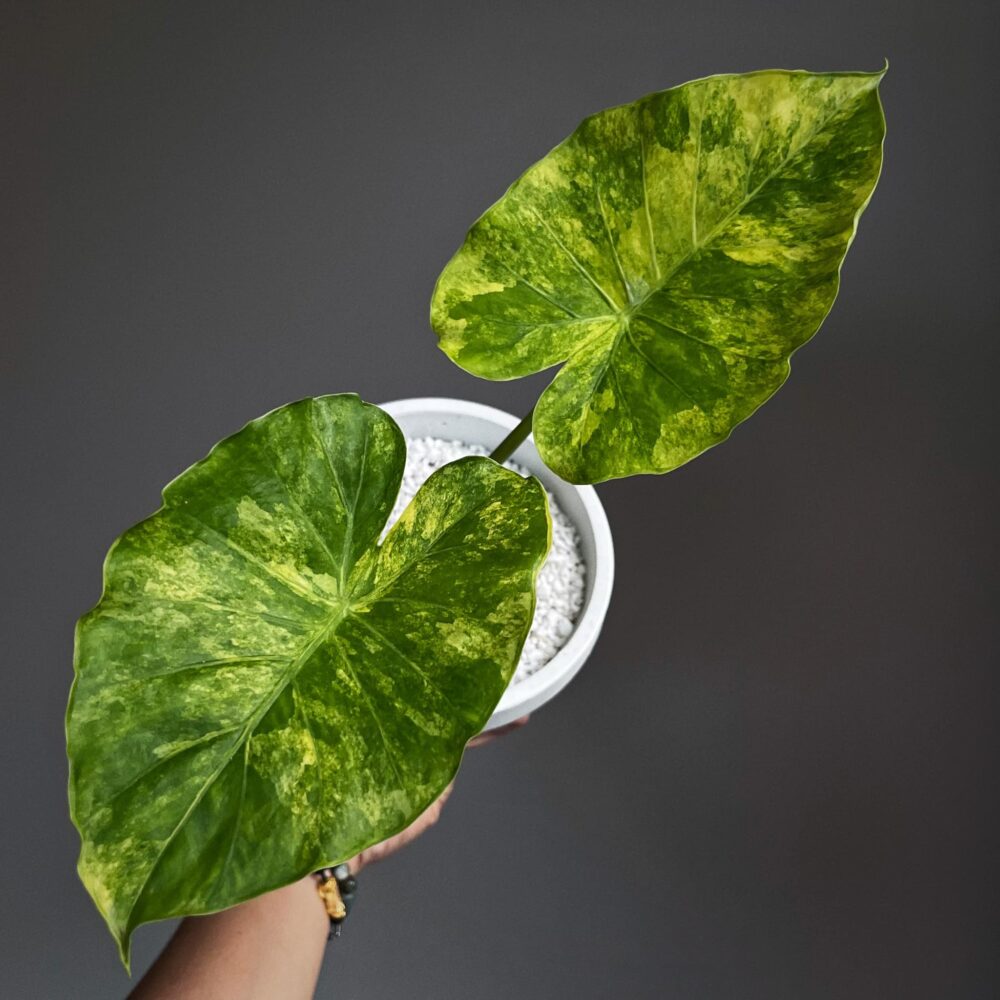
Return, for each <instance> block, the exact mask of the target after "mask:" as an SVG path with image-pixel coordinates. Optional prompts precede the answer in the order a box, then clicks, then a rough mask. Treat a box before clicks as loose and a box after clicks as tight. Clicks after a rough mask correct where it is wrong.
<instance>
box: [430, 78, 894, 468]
mask: <svg viewBox="0 0 1000 1000" xmlns="http://www.w3.org/2000/svg"><path fill="white" fill-rule="evenodd" d="M883 74H884V70H883V71H881V72H878V73H806V72H791V71H781V70H772V71H765V72H758V73H747V74H742V75H726V76H714V77H709V78H707V79H703V80H696V81H694V82H692V83H687V84H684V85H683V86H680V87H676V88H674V89H672V90H666V91H663V92H661V93H655V94H650V95H649V96H648V97H644V98H642V99H641V100H639V101H636V102H635V103H634V104H627V105H624V106H622V107H617V108H611V109H610V110H607V111H602V112H600V113H599V114H595V115H593V116H592V117H590V118H587V119H586V120H585V121H584V122H583V123H582V124H581V125H580V127H579V128H578V129H577V130H576V131H575V132H574V133H573V134H572V135H571V136H570V137H569V138H568V139H566V140H565V141H564V142H562V143H561V144H560V145H558V146H557V147H556V148H555V149H554V150H552V152H551V153H549V154H548V155H547V156H546V157H545V158H544V159H542V160H540V161H539V162H538V163H536V164H535V165H534V166H532V167H531V168H530V169H529V170H528V171H527V172H526V173H525V174H524V175H523V176H522V177H521V178H520V179H519V180H517V181H516V182H515V183H514V184H513V185H512V186H511V188H510V189H509V190H508V191H507V193H506V194H505V195H504V196H503V197H502V198H501V199H500V200H499V201H498V202H497V203H496V204H495V205H494V206H493V207H492V208H490V209H489V210H488V211H487V212H486V213H485V215H483V216H482V217H481V218H480V219H479V221H478V222H476V224H475V225H474V226H473V227H472V229H471V231H470V232H469V234H468V236H467V237H466V240H465V242H464V244H463V246H462V247H461V248H460V249H459V251H458V252H457V253H456V254H455V256H454V257H453V258H452V260H451V261H450V262H449V263H448V265H447V267H446V268H445V270H444V272H443V273H442V275H441V277H440V278H439V280H438V283H437V287H436V289H435V291H434V296H433V300H432V304H431V323H432V325H433V327H434V329H435V330H436V332H437V334H438V337H439V343H440V346H441V348H442V349H443V350H444V351H445V352H446V353H447V354H448V356H449V357H450V358H452V360H454V361H455V362H456V363H457V364H459V365H460V366H461V367H463V368H465V369H466V370H468V371H469V372H472V373H473V374H475V375H480V376H483V377H484V378H490V379H512V378H519V377H521V376H524V375H529V374H531V373H534V372H539V371H542V370H543V369H545V368H549V367H551V366H553V365H558V364H562V365H563V367H562V368H561V369H560V371H559V372H558V374H557V375H556V376H555V378H554V379H553V381H552V382H551V384H550V385H549V386H548V388H547V389H546V390H545V391H544V392H543V393H542V395H541V397H540V398H539V400H538V403H537V404H536V406H535V408H534V413H533V419H532V415H531V414H529V417H528V418H526V419H525V421H524V422H523V423H522V426H521V428H520V429H519V430H518V432H516V434H515V435H514V437H513V439H512V441H511V446H513V445H514V444H516V443H517V439H518V437H522V438H523V437H524V436H526V435H527V433H528V432H529V430H533V431H534V435H535V443H536V445H537V446H538V450H539V452H540V453H541V456H542V458H543V459H544V460H545V462H546V464H547V465H548V466H549V467H550V468H551V469H552V470H553V471H555V472H556V473H558V474H559V475H560V476H562V477H563V478H564V479H567V480H569V481H571V482H576V483H590V482H600V481H602V480H605V479H611V478H615V477H620V476H628V475H632V474H635V473H645V472H652V473H660V472H668V471H670V470H671V469H674V468H676V467H677V466H679V465H681V464H682V463H684V462H686V461H688V460H689V459H691V458H694V457H695V456H696V455H698V454H699V453H701V452H702V451H704V450H705V449H706V448H709V447H711V446H712V445H714V444H717V443H718V442H720V441H722V440H724V439H725V438H726V437H728V435H729V433H730V432H731V431H732V429H733V428H734V427H735V426H736V424H738V423H739V422H740V421H742V420H744V419H745V418H746V417H748V416H749V415H750V414H751V413H753V411H754V410H755V409H757V407H759V406H760V405H761V404H762V403H763V402H764V401H765V400H767V399H768V397H770V396H771V395H772V393H774V392H775V391H776V390H777V389H778V388H779V387H780V386H781V384H782V383H783V382H784V380H785V378H786V377H787V375H788V372H789V358H790V356H791V354H792V352H793V351H795V349H796V348H798V347H800V346H801V345H802V344H803V343H804V342H805V341H807V340H808V339H809V338H810V337H811V336H812V335H813V333H815V331H816V330H817V329H818V328H819V325H820V323H822V321H823V319H824V317H825V316H826V314H827V312H828V311H829V310H830V307H831V306H832V304H833V300H834V297H835V296H836V294H837V288H838V284H839V275H840V267H841V263H842V262H843V259H844V255H845V254H846V252H847V249H848V247H849V245H850V243H851V240H852V239H853V237H854V233H855V228H856V226H857V222H858V218H859V216H860V214H861V212H862V210H863V209H864V208H865V206H866V205H867V203H868V199H869V198H870V197H871V194H872V191H873V189H874V187H875V183H876V181H877V179H878V176H879V171H880V168H881V163H882V141H883V137H884V133H885V122H884V118H883V115H882V109H881V106H880V103H879V98H878V93H877V90H878V85H879V81H880V80H881V78H882V76H883Z"/></svg>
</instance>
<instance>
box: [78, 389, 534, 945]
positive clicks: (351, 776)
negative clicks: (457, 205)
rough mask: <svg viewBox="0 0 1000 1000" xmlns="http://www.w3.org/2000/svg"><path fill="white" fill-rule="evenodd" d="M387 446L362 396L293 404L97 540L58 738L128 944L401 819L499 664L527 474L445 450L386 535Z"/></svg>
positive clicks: (118, 929)
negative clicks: (448, 459)
mask: <svg viewBox="0 0 1000 1000" xmlns="http://www.w3.org/2000/svg"><path fill="white" fill-rule="evenodd" d="M404 459H405V443H404V439H403V437H402V434H401V432H400V430H399V428H398V427H397V426H396V425H395V423H394V422H393V421H392V419H391V418H390V417H389V416H388V415H387V414H386V413H384V412H383V411H381V410H379V409H378V408H377V407H374V406H371V405H369V404H366V403H363V402H362V401H361V400H360V399H358V397H356V396H350V395H340V396H325V397H319V398H315V399H306V400H302V401H300V402H298V403H293V404H291V405H289V406H286V407H283V408H281V409H279V410H275V411H274V412H272V413H270V414H268V415H266V416H264V417H261V418H260V419H258V420H255V421H253V422H252V423H250V424H248V425H247V426H246V427H245V428H244V429H243V430H242V431H240V432H239V433H237V434H235V435H234V436H232V437H230V438H228V439H226V440H225V441H223V442H221V443H220V444H218V445H217V446H216V447H215V448H214V449H213V450H212V451H211V452H210V454H209V455H208V456H207V457H206V458H205V459H204V460H203V461H201V462H199V463H198V464H196V465H194V466H193V467H192V468H190V469H188V470H187V471H186V472H184V473H183V474H182V475H181V476H179V477H178V478H177V479H176V480H174V481H173V482H172V483H171V484H170V485H169V486H167V488H166V489H165V490H164V493H163V506H162V507H161V508H160V510H158V511H157V512H156V513H155V514H153V515H152V516H151V517H150V518H148V519H147V520H145V521H143V522H141V523H140V524H138V525H136V526H135V527H133V528H132V529H130V530H129V531H127V532H126V533H125V534H124V535H122V537H121V538H119V539H118V541H117V542H116V543H115V544H114V546H113V547H112V549H111V551H110V553H109V554H108V557H107V561H106V565H105V574H104V577H105V581H104V593H103V596H102V597H101V600H100V602H99V603H98V605H97V606H96V607H95V608H94V609H93V610H92V611H90V612H89V613H88V614H86V615H85V616H84V617H83V618H82V619H81V620H80V623H79V625H78V629H77V636H76V660H75V668H76V679H75V682H74V687H73V693H72V696H71V699H70V707H69V712H68V717H67V741H68V752H69V757H70V764H71V775H70V799H71V811H72V815H73V819H74V822H75V823H76V824H77V826H78V828H79V830H80V834H81V837H82V849H81V854H80V861H79V871H80V876H81V878H82V879H83V881H84V883H85V885H86V886H87V888H88V890H89V891H90V893H91V895H92V896H93V898H94V900H95V902H96V903H97V905H98V907H99V908H100V910H101V912H102V914H103V915H104V917H105V919H106V920H107V922H108V925H109V926H110V928H111V930H112V932H113V934H114V935H115V937H116V939H117V941H118V943H119V947H120V949H121V953H122V958H123V960H124V961H125V962H126V963H127V962H128V956H129V947H130V937H131V933H132V931H133V930H134V928H135V927H137V926H138V925H139V924H142V923H145V922H147V921H151V920H158V919H162V918H165V917H171V916H178V915H182V914H192V913H204V912H210V911H215V910H219V909H222V908H225V907H227V906H230V905H232V904H234V903H237V902H240V901H242V900H245V899H248V898H250V897H252V896H255V895H258V894H260V893H262V892H265V891H267V890H269V889H273V888H276V887H278V886H281V885H284V884H287V883H289V882H291V881H294V880H295V879H297V878H300V877H301V876H303V875H305V874H306V873H307V872H309V871H312V870H314V869H316V868H319V867H322V866H324V865H328V864H334V863H336V862H339V861H341V860H344V859H346V858H349V857H352V856H353V855H354V854H356V853H358V852H359V851H360V850H362V849H364V848H365V847H367V846H369V845H371V844H373V843H377V842H378V841H381V840H383V839H385V838H386V837H388V836H390V835H392V834H394V833H396V832H397V831H399V830H401V829H402V828H404V827H405V826H407V825H408V824H409V823H410V822H411V821H412V820H413V819H414V818H416V817H417V816H418V815H419V814H420V812H421V811H422V810H423V809H424V808H425V807H426V806H427V805H428V804H429V803H430V802H432V801H433V800H434V799H435V798H436V797H437V795H438V794H439V793H440V792H441V790H442V789H443V788H444V787H445V786H446V785H447V784H448V782H449V781H450V780H451V778H452V777H453V775H454V773H455V771H456V769H457V768H458V765H459V761H460V759H461V756H462V752H463V748H464V747H465V744H466V742H467V740H468V739H469V738H470V737H471V736H473V735H474V734H475V733H477V732H478V731H479V730H480V729H481V728H482V727H483V725H484V724H485V723H486V721H487V719H488V718H489V716H490V713H491V712H492V710H493V708H494V706H495V705H496V703H497V701H498V700H499V698H500V695H501V694H502V693H503V690H504V688H505V687H506V685H507V683H508V681H509V680H510V678H511V676H512V675H513V672H514V668H515V666H516V664H517V660H518V657H519V655H520V651H521V646H522V644H523V642H524V639H525V636H526V634H527V632H528V628H529V625H530V623H531V617H532V613H533V610H534V580H535V575H536V573H537V570H538V568H539V566H540V565H541V562H542V561H543V559H544V557H545V554H546V552H547V550H548V544H549V520H548V508H547V504H546V499H545V494H544V491H543V489H542V488H541V486H540V484H539V483H538V482H537V480H535V479H524V478H522V477H520V476H518V475H516V474H515V473H513V472H510V471H508V470H505V469H503V468H501V467H500V466H499V465H497V464H496V463H495V462H492V461H491V460H489V459H485V458H467V459H463V460H461V461H458V462H454V463H452V464H451V465H448V466H445V467H444V468H442V469H439V470H438V471H437V472H435V473H434V475H433V476H432V477H431V478H430V479H429V480H428V481H427V482H426V483H425V485H424V486H423V488H422V489H421V490H420V492H419V493H418V494H417V496H416V497H415V498H414V500H413V502H412V503H411V504H410V505H409V506H408V507H407V509H406V510H405V511H404V513H403V515H402V517H401V518H400V520H399V521H398V522H397V524H396V525H395V526H394V527H393V528H392V529H391V530H390V531H389V533H388V534H387V535H386V537H385V539H384V541H383V542H382V543H381V544H380V543H379V541H378V539H379V536H380V534H381V532H382V531H383V529H384V526H385V522H386V519H387V517H388V515H389V513H390V511H391V509H392V506H393V502H394V500H395V497H396V494H397V492H398V488H399V484H400V480H401V477H402V472H403V466H404Z"/></svg>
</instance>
